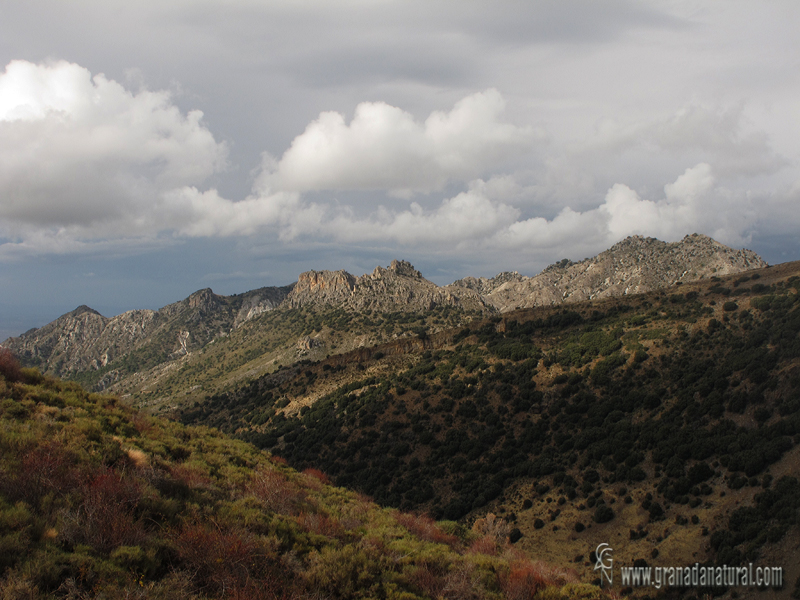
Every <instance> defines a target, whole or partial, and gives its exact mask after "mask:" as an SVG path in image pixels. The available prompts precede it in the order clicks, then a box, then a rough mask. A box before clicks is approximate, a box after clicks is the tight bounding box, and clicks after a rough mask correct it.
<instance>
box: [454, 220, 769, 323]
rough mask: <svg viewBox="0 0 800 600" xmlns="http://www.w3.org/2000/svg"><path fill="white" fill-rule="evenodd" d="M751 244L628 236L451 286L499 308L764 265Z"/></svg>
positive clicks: (604, 294)
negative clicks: (541, 265) (534, 270)
mask: <svg viewBox="0 0 800 600" xmlns="http://www.w3.org/2000/svg"><path fill="white" fill-rule="evenodd" d="M766 266H767V263H766V262H764V261H763V260H762V259H761V257H760V256H758V255H757V254H756V253H755V252H752V251H751V250H744V249H743V250H734V249H732V248H729V247H728V246H725V245H723V244H720V243H719V242H717V241H715V240H713V239H711V238H710V237H708V236H705V235H699V234H693V235H687V236H686V237H684V238H683V239H682V240H681V241H679V242H671V243H667V242H662V241H660V240H657V239H655V238H645V237H642V236H631V237H628V238H626V239H624V240H622V241H621V242H619V243H618V244H615V245H614V246H612V247H611V248H610V249H608V250H606V251H605V252H601V253H600V254H598V255H597V256H595V257H594V258H587V259H584V260H582V261H580V262H577V263H574V262H572V261H569V260H567V259H564V260H562V261H560V262H558V263H555V264H553V265H550V266H549V267H547V268H546V269H545V270H544V271H542V272H541V273H539V274H538V275H536V276H534V277H524V276H521V275H519V273H516V272H515V273H501V274H500V275H498V276H496V277H493V278H491V279H486V278H480V279H476V278H472V277H468V278H466V279H461V280H459V281H456V282H455V283H453V284H451V287H453V286H454V287H463V288H466V289H471V290H476V291H478V292H479V293H480V294H481V297H482V298H483V300H484V301H485V302H486V303H487V304H489V305H490V306H493V307H495V308H496V309H497V310H499V311H500V312H508V311H510V310H515V309H518V308H531V307H534V306H551V305H554V304H560V303H562V302H580V301H583V300H592V299H594V298H608V297H611V296H624V295H626V294H639V293H644V292H648V291H651V290H655V289H658V288H662V287H669V286H671V285H675V284H676V283H679V282H681V283H682V282H689V281H696V280H698V279H703V278H708V277H712V276H715V275H716V276H721V275H729V274H732V273H739V272H741V271H747V270H750V269H759V268H763V267H766Z"/></svg>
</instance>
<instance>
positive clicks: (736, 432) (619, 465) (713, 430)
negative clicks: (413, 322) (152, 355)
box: [181, 263, 800, 597]
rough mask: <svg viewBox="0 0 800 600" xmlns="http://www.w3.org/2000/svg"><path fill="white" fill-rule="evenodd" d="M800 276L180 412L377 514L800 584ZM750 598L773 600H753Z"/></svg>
mask: <svg viewBox="0 0 800 600" xmlns="http://www.w3.org/2000/svg"><path fill="white" fill-rule="evenodd" d="M798 288H800V263H787V264H785V265H779V266H777V267H770V268H764V269H760V270H756V271H752V272H749V273H747V274H744V275H730V276H727V277H716V276H714V277H712V278H711V279H710V280H705V281H700V282H695V283H683V284H681V285H678V286H676V287H675V288H673V289H671V290H669V291H658V292H651V293H648V294H640V295H629V296H626V297H623V298H610V299H604V300H593V301H591V302H583V303H573V304H570V305H569V307H568V308H565V307H549V308H539V309H529V310H521V311H514V312H509V313H505V314H503V315H502V316H497V317H492V318H490V319H484V320H481V321H476V322H474V323H472V324H471V325H469V326H468V327H464V328H461V329H458V330H455V331H449V332H448V331H443V332H439V333H433V334H429V333H427V332H420V334H419V335H418V336H417V338H416V339H415V340H407V341H404V342H402V343H401V342H399V341H397V342H393V343H388V344H384V345H381V346H377V347H374V348H371V349H367V348H365V349H362V350H360V351H358V352H352V353H350V354H348V355H343V356H338V357H331V358H329V359H326V360H322V361H319V362H316V363H310V364H305V365H296V366H295V367H292V368H287V369H281V370H280V371H278V372H277V373H274V374H271V375H267V376H265V377H262V378H260V379H258V380H256V381H254V382H253V383H252V384H249V385H248V386H245V387H242V388H241V389H239V390H238V391H235V392H230V393H226V394H222V395H217V396H214V397H211V398H209V399H208V400H207V401H206V402H204V403H198V404H197V405H195V406H194V407H192V408H187V409H185V410H183V411H182V413H181V418H182V420H183V421H184V422H187V423H204V424H211V425H214V426H217V427H220V428H221V429H223V430H224V431H228V432H230V433H234V434H236V435H237V436H239V437H242V438H244V439H246V440H250V441H252V442H253V443H255V444H257V445H259V446H260V447H263V448H266V449H270V450H272V451H274V452H277V453H279V454H281V455H282V456H285V457H286V458H287V459H288V460H289V463H290V464H291V465H293V466H295V467H297V468H306V467H311V466H314V467H316V468H320V469H322V470H324V471H325V472H326V473H328V474H329V475H330V476H331V477H332V478H333V479H334V480H335V481H336V482H337V483H338V484H340V485H346V486H349V487H353V488H355V489H358V490H361V491H363V492H365V493H367V494H370V495H372V496H373V497H375V499H376V500H377V501H378V502H380V503H382V504H386V505H390V506H397V507H402V508H404V509H417V510H418V509H424V510H427V511H430V512H431V514H433V515H434V516H435V517H436V518H447V519H462V520H465V521H466V522H467V523H469V522H473V521H474V520H475V519H477V518H478V517H483V516H484V515H486V514H487V511H492V512H494V513H495V514H500V515H503V516H504V517H505V518H507V519H508V520H510V521H511V522H513V523H515V525H516V526H517V527H518V528H519V530H520V532H521V534H522V535H523V537H522V539H521V540H520V541H519V542H518V546H519V547H521V548H524V549H525V550H526V551H527V552H529V553H537V554H538V555H541V556H546V557H547V558H548V559H549V560H552V561H554V562H557V563H558V564H567V563H570V562H572V563H573V564H575V565H581V564H583V565H584V566H586V564H587V563H588V559H587V556H588V551H589V550H590V549H591V548H594V547H595V546H596V545H597V544H598V543H599V542H601V541H612V542H613V541H616V545H618V546H619V549H618V550H617V554H616V555H615V557H616V558H618V559H619V560H620V561H621V562H624V563H625V564H631V563H632V562H633V561H634V560H644V561H646V562H648V563H652V562H654V561H655V559H656V558H658V561H655V562H656V564H659V563H660V564H684V563H686V564H691V563H693V562H694V561H695V560H698V561H712V562H716V563H717V564H741V563H745V564H746V563H747V562H749V561H754V562H757V561H761V562H763V563H767V564H769V561H772V563H771V564H779V565H781V566H783V567H785V568H786V569H787V577H788V579H787V582H789V583H790V584H791V585H792V586H793V585H794V581H795V580H796V579H797V578H798V576H800V570H799V569H800V568H799V567H798V565H800V548H798V547H797V544H796V540H797V539H800V530H799V529H798V523H800V500H798V499H800V483H799V482H798V476H800V469H798V467H797V465H798V464H799V463H798V461H800V446H799V445H798V442H800V335H799V334H800V294H798ZM759 597H769V596H768V595H762V596H759Z"/></svg>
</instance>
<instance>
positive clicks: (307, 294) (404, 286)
mask: <svg viewBox="0 0 800 600" xmlns="http://www.w3.org/2000/svg"><path fill="white" fill-rule="evenodd" d="M286 304H287V305H288V306H291V307H293V308H299V307H302V306H309V305H333V306H342V307H344V308H347V309H350V310H358V311H363V310H375V311H380V312H385V311H403V312H407V311H418V310H432V309H433V308H435V307H437V306H458V307H460V308H462V309H464V310H476V311H480V312H487V311H491V310H492V309H491V307H489V306H488V305H487V304H486V303H485V302H484V301H483V300H482V299H481V297H480V294H479V293H477V292H476V291H475V290H471V289H468V288H451V287H449V286H448V287H440V286H438V285H436V284H435V283H433V282H432V281H428V280H427V279H425V278H424V277H423V276H422V274H421V273H420V272H419V271H417V270H416V269H415V268H414V267H413V266H412V265H411V263H409V262H407V261H405V260H401V261H398V260H393V261H392V262H391V264H390V265H389V267H388V268H385V269H384V268H383V267H375V270H374V271H373V272H372V273H369V274H365V275H362V276H361V277H354V276H353V275H351V274H350V273H348V272H346V271H308V272H306V273H302V274H301V275H300V277H299V278H298V281H297V284H296V285H295V286H294V288H293V289H292V291H291V292H290V293H289V295H288V296H287V298H286Z"/></svg>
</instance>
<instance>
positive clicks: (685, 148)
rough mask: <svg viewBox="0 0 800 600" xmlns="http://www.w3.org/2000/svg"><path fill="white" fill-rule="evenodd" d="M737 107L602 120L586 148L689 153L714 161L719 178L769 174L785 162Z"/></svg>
mask: <svg viewBox="0 0 800 600" xmlns="http://www.w3.org/2000/svg"><path fill="white" fill-rule="evenodd" d="M750 126H751V125H750V123H749V122H748V119H747V117H746V116H745V111H744V107H743V106H742V105H738V106H732V107H723V106H706V105H702V104H699V103H690V104H687V105H686V106H683V107H681V108H680V109H679V110H677V111H675V112H674V113H673V114H671V115H669V116H666V117H662V118H659V119H652V120H649V121H647V122H638V123H633V124H629V125H620V124H618V123H614V122H604V123H603V124H602V125H601V126H600V128H599V130H598V135H597V137H596V138H595V139H594V140H592V141H591V142H590V143H589V144H588V145H587V146H586V148H585V149H584V150H585V151H588V152H598V153H606V152H609V151H611V152H614V153H618V154H621V153H623V152H626V151H627V152H636V153H642V152H644V153H645V154H650V155H653V154H656V155H660V156H663V155H664V154H667V155H670V156H673V157H674V156H679V157H681V158H683V159H684V160H685V159H686V158H687V157H689V156H692V157H695V158H696V159H699V160H702V161H703V162H708V163H711V164H713V165H714V168H715V171H716V172H717V173H718V174H719V175H720V176H725V177H731V178H740V177H754V176H757V175H764V174H772V173H775V172H777V171H778V170H780V169H782V168H783V167H785V166H787V165H788V164H789V163H788V161H787V159H786V158H785V157H783V156H780V155H779V154H777V153H776V152H775V151H774V150H773V148H772V147H771V146H770V140H769V136H768V135H767V134H766V133H765V132H763V131H754V130H751V129H750Z"/></svg>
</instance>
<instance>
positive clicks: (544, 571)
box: [500, 560, 578, 600]
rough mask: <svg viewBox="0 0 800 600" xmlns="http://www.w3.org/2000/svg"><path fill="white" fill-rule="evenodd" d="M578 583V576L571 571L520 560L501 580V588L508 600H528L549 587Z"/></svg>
mask: <svg viewBox="0 0 800 600" xmlns="http://www.w3.org/2000/svg"><path fill="white" fill-rule="evenodd" d="M577 582H578V578H577V576H576V575H575V573H572V572H570V571H564V570H562V569H559V568H557V567H554V566H553V565H548V564H546V563H543V562H539V561H536V562H531V561H530V560H518V561H516V562H514V563H512V564H511V570H510V571H509V573H508V575H506V576H505V577H502V578H501V579H500V586H501V588H502V590H503V593H504V594H505V595H506V598H508V600H527V599H528V598H532V597H533V596H534V595H535V594H536V593H537V592H538V591H539V590H542V589H544V588H546V587H548V586H559V587H560V586H563V585H566V584H567V583H577Z"/></svg>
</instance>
